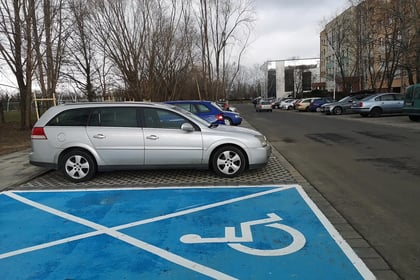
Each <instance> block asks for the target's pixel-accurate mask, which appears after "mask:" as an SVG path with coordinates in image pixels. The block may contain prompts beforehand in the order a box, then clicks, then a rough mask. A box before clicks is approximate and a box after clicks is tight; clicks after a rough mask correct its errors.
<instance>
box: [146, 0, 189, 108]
mask: <svg viewBox="0 0 420 280" xmlns="http://www.w3.org/2000/svg"><path fill="white" fill-rule="evenodd" d="M157 4H158V5H157V9H152V10H151V11H150V13H151V14H152V16H151V17H150V24H149V25H148V26H149V27H150V28H152V30H151V32H148V33H149V34H148V37H147V40H146V41H147V42H146V48H145V51H146V57H147V59H146V62H147V67H146V69H147V72H148V73H149V74H148V81H149V82H150V84H151V85H152V87H153V89H154V96H153V97H154V99H157V100H171V99H174V98H175V97H176V96H179V94H178V91H179V89H180V88H181V87H182V86H183V85H184V84H185V83H186V82H187V80H189V79H190V77H189V74H190V72H191V69H192V66H193V54H192V48H193V40H194V34H195V31H194V29H193V27H192V22H191V15H190V13H191V11H192V10H191V6H190V3H189V2H188V1H177V0H171V1H162V0H159V1H157Z"/></svg>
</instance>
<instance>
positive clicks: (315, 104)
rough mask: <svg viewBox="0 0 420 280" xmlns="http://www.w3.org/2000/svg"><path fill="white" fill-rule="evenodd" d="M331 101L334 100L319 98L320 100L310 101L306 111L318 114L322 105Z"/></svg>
mask: <svg viewBox="0 0 420 280" xmlns="http://www.w3.org/2000/svg"><path fill="white" fill-rule="evenodd" d="M333 101H334V100H333V99H332V98H330V97H321V98H318V99H314V100H312V101H311V103H309V106H308V111H310V112H320V111H321V108H320V107H321V106H322V105H323V104H326V103H331V102H333Z"/></svg>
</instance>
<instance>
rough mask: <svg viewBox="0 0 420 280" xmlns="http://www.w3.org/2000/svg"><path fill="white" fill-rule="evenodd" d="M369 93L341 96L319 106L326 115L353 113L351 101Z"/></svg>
mask: <svg viewBox="0 0 420 280" xmlns="http://www.w3.org/2000/svg"><path fill="white" fill-rule="evenodd" d="M369 95H370V94H357V95H348V96H346V97H343V98H341V99H340V100H338V101H337V102H331V103H325V104H323V105H322V106H321V112H324V113H325V114H327V115H342V114H347V113H353V110H352V109H351V106H352V105H353V101H358V100H361V99H363V98H365V97H367V96H369Z"/></svg>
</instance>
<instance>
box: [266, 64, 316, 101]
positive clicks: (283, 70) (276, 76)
mask: <svg viewBox="0 0 420 280" xmlns="http://www.w3.org/2000/svg"><path fill="white" fill-rule="evenodd" d="M261 70H262V71H263V72H264V73H266V77H265V81H266V84H265V85H264V88H263V91H262V95H263V96H264V97H268V98H275V99H278V98H283V97H288V96H293V97H297V96H299V97H302V96H304V95H305V93H308V92H310V91H312V90H313V89H320V88H319V84H320V80H319V77H320V75H319V59H318V58H309V59H290V60H275V61H267V62H265V63H264V64H263V66H262V67H261ZM314 85H315V86H316V87H317V88H314Z"/></svg>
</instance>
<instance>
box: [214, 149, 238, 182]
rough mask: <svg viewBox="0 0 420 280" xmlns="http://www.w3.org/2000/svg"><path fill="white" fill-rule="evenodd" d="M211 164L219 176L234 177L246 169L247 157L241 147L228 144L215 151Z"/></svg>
mask: <svg viewBox="0 0 420 280" xmlns="http://www.w3.org/2000/svg"><path fill="white" fill-rule="evenodd" d="M211 165H212V168H213V171H214V172H215V173H216V174H217V175H218V176H221V177H228V178H232V177H235V176H238V175H240V174H241V173H242V172H243V171H244V170H245V166H246V158H245V155H244V152H243V151H242V150H241V149H239V148H237V147H234V146H230V145H228V146H223V147H220V148H218V149H217V150H216V151H215V152H214V153H213V156H212V158H211Z"/></svg>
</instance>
